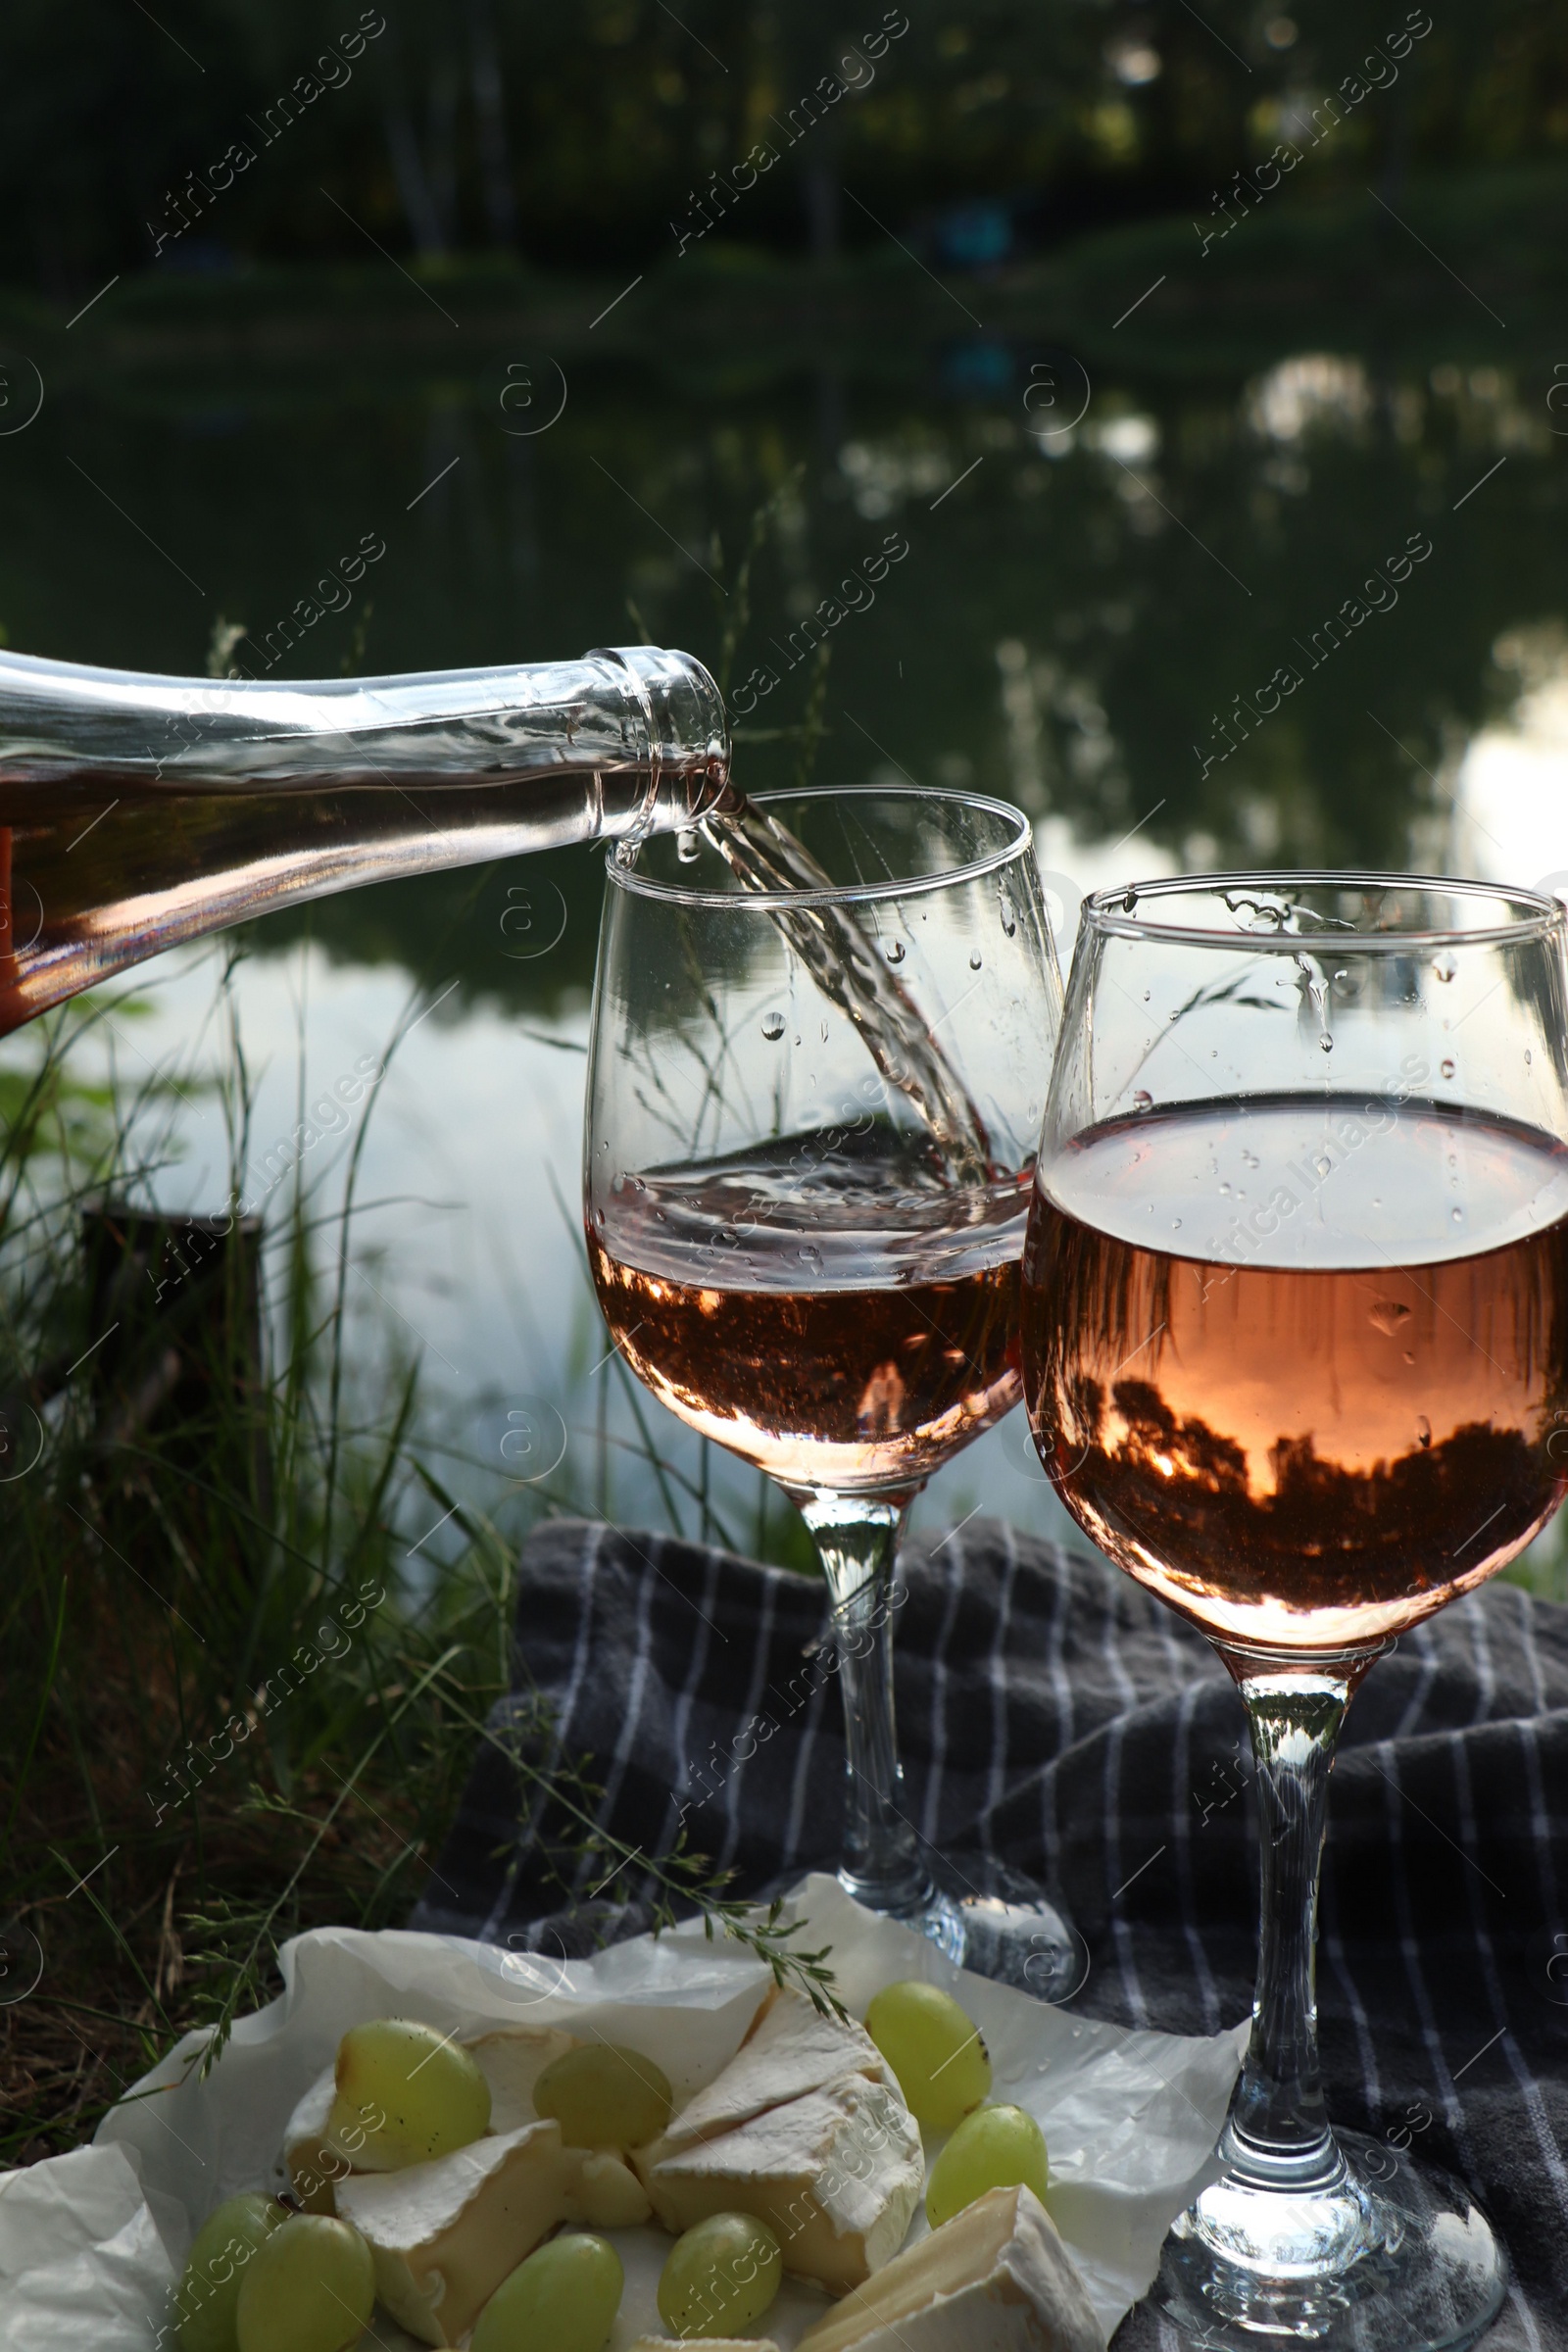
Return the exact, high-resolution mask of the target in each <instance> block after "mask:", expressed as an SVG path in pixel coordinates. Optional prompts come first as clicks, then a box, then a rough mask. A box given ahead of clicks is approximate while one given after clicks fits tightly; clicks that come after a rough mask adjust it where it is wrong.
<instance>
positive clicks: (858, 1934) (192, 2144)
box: [0, 1878, 1246, 2352]
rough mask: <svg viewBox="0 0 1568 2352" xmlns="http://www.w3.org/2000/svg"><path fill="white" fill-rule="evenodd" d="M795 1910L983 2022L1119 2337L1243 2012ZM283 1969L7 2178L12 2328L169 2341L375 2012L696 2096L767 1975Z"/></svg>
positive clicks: (627, 2253)
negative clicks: (239, 2214)
mask: <svg viewBox="0 0 1568 2352" xmlns="http://www.w3.org/2000/svg"><path fill="white" fill-rule="evenodd" d="M795 1907H796V1909H797V1910H798V1912H799V1913H800V1914H801V1915H802V1917H803V1918H804V1919H805V1920H806V1922H807V1927H806V1932H805V1934H804V1936H803V1937H802V1940H803V1941H804V1942H805V1943H806V1944H808V1945H809V1946H812V1947H814V1946H815V1945H816V1944H819V1943H828V1944H831V1945H832V1947H833V1956H832V1966H833V1968H834V1970H835V1973H836V1975H837V1979H838V1989H839V1993H840V1997H841V1998H842V1999H843V2000H844V2001H845V2003H846V2005H847V2006H848V2007H849V2008H850V2009H852V2010H853V2011H855V2012H856V2013H857V2014H863V2012H864V2010H865V2008H866V2006H867V2004H868V2003H869V2001H870V1999H871V1996H872V1994H873V1993H874V1992H876V1991H877V1990H878V1989H879V1987H880V1986H881V1985H887V1984H890V1983H892V1982H893V1981H894V1979H896V1978H900V1977H924V1978H926V1979H928V1980H929V1981H930V1982H931V1983H933V1984H940V1985H947V1986H948V1987H949V1988H950V1989H951V1990H952V1991H953V1993H954V1994H955V1996H956V1998H957V1999H958V2000H959V2001H960V2002H961V2003H962V2005H963V2007H964V2008H965V2009H966V2010H967V2011H968V2013H969V2015H970V2016H971V2017H972V2018H973V2019H974V2021H975V2023H976V2024H977V2025H978V2026H979V2027H980V2029H981V2031H982V2033H983V2034H984V2035H985V2038H986V2042H987V2044H988V2046H989V2048H990V2052H991V2059H992V2065H993V2068H994V2072H995V2082H994V2086H993V2091H992V2096H993V2097H994V2098H996V2099H1010V2100H1012V2101H1014V2102H1016V2104H1017V2105H1018V2106H1020V2107H1027V2108H1028V2110H1029V2111H1030V2113H1031V2114H1032V2115H1034V2116H1035V2117H1036V2118H1037V2120H1038V2121H1039V2123H1040V2126H1041V2129H1042V2130H1043V2131H1044V2132H1045V2135H1046V2145H1047V2147H1048V2149H1049V2151H1050V2156H1051V2175H1052V2190H1051V2197H1050V2205H1051V2211H1052V2215H1053V2218H1054V2221H1055V2224H1056V2227H1057V2228H1058V2229H1059V2230H1060V2231H1061V2234H1062V2236H1063V2238H1064V2239H1065V2240H1066V2242H1067V2245H1068V2248H1069V2250H1070V2251H1071V2253H1072V2255H1073V2258H1074V2260H1075V2261H1076V2262H1077V2264H1078V2267H1079V2269H1080V2270H1081V2271H1082V2273H1083V2276H1084V2280H1085V2283H1086V2285H1087V2287H1088V2289H1089V2296H1090V2300H1091V2301H1092V2302H1093V2304H1094V2306H1095V2309H1096V2311H1097V2312H1098V2314H1099V2316H1100V2319H1101V2321H1102V2323H1103V2327H1104V2328H1105V2332H1106V2334H1107V2336H1108V2335H1109V2333H1110V2332H1111V2330H1112V2328H1113V2327H1115V2326H1116V2324H1117V2323H1118V2321H1120V2320H1121V2319H1122V2317H1123V2316H1124V2315H1125V2313H1126V2312H1127V2311H1128V2310H1129V2309H1130V2308H1131V2306H1132V2305H1133V2304H1134V2303H1135V2302H1136V2301H1137V2300H1138V2298H1139V2297H1140V2296H1141V2295H1142V2294H1143V2293H1144V2292H1145V2291H1146V2290H1147V2288H1148V2287H1149V2285H1150V2284H1151V2282H1152V2279H1153V2276H1154V2272H1155V2268H1156V2266H1157V2262H1158V2256H1159V2247H1160V2243H1161V2241H1162V2239H1163V2237H1164V2234H1165V2231H1166V2229H1168V2228H1169V2226H1170V2223H1171V2222H1172V2220H1173V2219H1174V2218H1175V2216H1176V2215H1177V2214H1178V2213H1179V2212H1180V2211H1181V2210H1182V2207H1183V2206H1184V2205H1185V2204H1187V2202H1188V2201H1189V2200H1190V2198H1191V2197H1192V2195H1193V2194H1194V2192H1195V2190H1196V2188H1197V2187H1198V2185H1199V2184H1200V2182H1201V2180H1203V2179H1204V2178H1206V2177H1207V2175H1208V2173H1209V2171H1210V2169H1211V2159H1212V2150H1213V2146H1214V2142H1215V2139H1216V2138H1217V2136H1218V2133H1219V2128H1220V2125H1221V2124H1222V2122H1223V2121H1224V2116H1225V2109H1226V2106H1227V2104H1228V2102H1229V2098H1230V2093H1231V2088H1232V2085H1233V2083H1234V2082H1235V2079H1236V2072H1237V2068H1238V2066H1239V2064H1240V2062H1241V2053H1242V2049H1243V2047H1244V2044H1245V2039H1246V2029H1245V2026H1237V2027H1234V2028H1232V2029H1231V2030H1230V2031H1229V2032H1227V2033H1224V2034H1214V2035H1212V2036H1209V2037H1206V2038H1184V2037H1179V2036H1177V2035H1174V2034H1132V2033H1127V2032H1125V2031H1123V2030H1122V2029H1121V2028H1119V2027H1115V2026H1105V2025H1096V2024H1093V2023H1091V2022H1090V2021H1089V2020H1087V2019H1083V2018H1077V2017H1074V2016H1073V2014H1072V2013H1071V2011H1070V2010H1066V2009H1053V2008H1050V2007H1048V2006H1047V2005H1046V2004H1045V2003H1044V2002H1042V2001H1036V2000H1032V1999H1030V1998H1029V1996H1028V1995H1027V1994H1025V1993H1020V1992H1013V1991H1010V1990H1009V1989H1008V1988H1007V1987H1006V1986H1005V1985H991V1984H988V1983H986V1982H985V1981H984V1980H983V1979H981V1978H978V1977H972V1976H969V1975H967V1974H965V1973H964V1972H963V1971H962V1970H959V1969H956V1968H955V1967H954V1966H953V1965H952V1963H951V1962H949V1961H947V1960H945V1959H944V1958H943V1957H942V1955H941V1954H940V1953H939V1952H938V1951H937V1950H936V1949H935V1947H934V1946H933V1945H932V1944H930V1943H928V1942H926V1941H925V1939H924V1938H923V1937H922V1936H915V1935H913V1934H912V1933H910V1931H909V1930H907V1929H906V1928H901V1927H898V1926H896V1925H895V1924H894V1923H893V1922H892V1921H890V1920H885V1919H879V1918H877V1917H876V1916H875V1915H874V1914H872V1913H870V1912H867V1911H862V1910H861V1909H860V1908H859V1906H858V1904H856V1903H854V1902H852V1901H851V1900H850V1898H849V1896H848V1895H847V1894H845V1892H844V1891H843V1889H842V1888H841V1887H840V1886H839V1884H838V1882H837V1880H836V1879H830V1878H811V1879H808V1880H807V1881H806V1882H805V1884H804V1886H803V1887H801V1888H800V1890H799V1892H798V1894H797V1896H796V1902H795ZM282 1971H283V1982H284V1987H285V1989H284V1992H283V1994H282V1996H281V1998H280V1999H278V2000H276V2001H274V2002H272V2003H271V2005H270V2007H269V2008H266V2009H264V2010H261V2011H260V2012H258V2014H256V2015H255V2016H253V2017H247V2018H243V2019H241V2020H240V2022H239V2023H238V2025H236V2027H235V2029H234V2033H233V2036H232V2038H231V2040H230V2042H229V2045H228V2047H227V2049H226V2050H225V2051H224V2052H223V2055H222V2057H221V2060H220V2061H219V2063H218V2065H217V2066H216V2067H215V2069H214V2070H213V2073H212V2075H211V2076H210V2077H209V2079H208V2080H207V2081H206V2082H201V2081H199V2080H198V2077H197V2061H198V2060H199V2058H200V2055H201V2051H202V2048H203V2037H202V2036H201V2035H199V2034H190V2035H187V2036H186V2038H185V2039H184V2040H183V2041H182V2042H181V2043H180V2044H179V2046H178V2047H177V2048H176V2049H175V2050H173V2051H172V2052H171V2053H170V2055H169V2057H167V2058H166V2059H165V2060H164V2061H163V2063H162V2064H161V2065H160V2066H158V2067H156V2068H155V2069H154V2070H153V2072H152V2073H151V2074H149V2075H146V2076H144V2077H143V2079H142V2081H141V2082H138V2083H137V2084H136V2085H135V2087H134V2090H133V2091H132V2092H131V2094H130V2095H129V2097H128V2098H127V2099H125V2100H124V2101H123V2102H122V2103H121V2105H120V2106H118V2107H117V2108H115V2110H114V2111H113V2113H112V2114H110V2115H109V2116H107V2117H106V2118H105V2120H104V2122H103V2124H102V2125H101V2126H100V2128H99V2131H98V2134H97V2138H96V2140H95V2142H94V2144H93V2145H92V2146H91V2147H90V2148H77V2149H74V2150H73V2152H72V2153H71V2154H70V2155H68V2156H57V2157H53V2158H51V2159H50V2160H49V2161H47V2162H45V2163H43V2164H38V2165H34V2166H32V2167H31V2168H30V2169H29V2170H27V2171H25V2172H15V2173H6V2174H0V2312H3V2313H4V2321H3V2323H0V2325H3V2327H4V2337H5V2341H6V2342H7V2343H15V2344H16V2345H18V2346H24V2345H25V2347H26V2352H80V2347H81V2346H82V2345H83V2344H87V2343H90V2344H91V2345H92V2346H93V2352H155V2347H156V2346H157V2345H158V2344H159V2339H160V2329H161V2328H162V2327H164V2326H165V2323H166V2320H167V2313H168V2304H169V2293H170V2288H171V2286H172V2283H173V2281H174V2280H175V2279H176V2278H177V2277H178V2274H179V2269H180V2266H181V2265H182V2263H183V2261H184V2258H185V2254H186V2251H187V2249H188V2247H189V2245H190V2241H191V2239H192V2237H193V2236H194V2235H195V2232H196V2230H197V2229H198V2228H199V2227H200V2225H201V2223H202V2222H203V2220H204V2219H205V2218H206V2216H207V2215H208V2214H209V2213H210V2212H211V2211H212V2210H213V2208H214V2207H215V2206H216V2205H218V2204H220V2203H221V2201H222V2199H223V2198H224V2197H228V2196H232V2195H233V2194H234V2193H235V2192H236V2191H237V2190H239V2189H244V2188H266V2187H270V2186H273V2185H275V2184H277V2182H278V2180H279V2179H280V2175H279V2173H278V2171H277V2158H278V2153H279V2148H280V2144H281V2140H282V2135H283V2130H284V2127H285V2125H286V2124H287V2121H288V2118H289V2115H290V2113H291V2111H292V2109H293V2107H294V2105H295V2102H296V2101H297V2100H298V2099H299V2097H300V2096H301V2094H302V2093H303V2092H304V2091H306V2090H307V2089H309V2087H310V2085H311V2083H312V2082H314V2081H315V2079H316V2077H317V2076H318V2075H319V2073H320V2071H321V2069H322V2068H323V2067H325V2066H327V2065H329V2064H330V2063H331V2060H332V2057H333V2055H334V2053H335V2051H336V2048H337V2044H338V2041H339V2038H340V2037H341V2035H342V2034H344V2033H345V2032H346V2031H347V2029H348V2028H349V2027H350V2026H351V2025H354V2024H356V2023H358V2022H359V2021H361V2020H363V2019H366V2018H371V2017H386V2016H401V2017H417V2018H421V2019H423V2020H424V2021H425V2022H426V2023H427V2024H429V2025H433V2026H437V2027H439V2028H440V2029H441V2031H442V2032H444V2033H446V2032H453V2031H456V2032H464V2031H466V2030H467V2029H470V2028H483V2027H488V2026H496V2025H505V2024H508V2023H516V2024H527V2025H530V2026H541V2025H558V2026H564V2027H566V2028H567V2029H568V2030H576V2031H580V2032H586V2031H587V2030H588V2029H589V2028H590V2027H591V2028H592V2029H593V2031H594V2032H595V2033H597V2034H603V2035H604V2037H605V2038H606V2039H607V2040H611V2041H617V2042H623V2043H626V2044H627V2045H628V2046H630V2047H631V2048H634V2049H642V2050H645V2051H646V2052H647V2053H648V2055H649V2056H650V2057H652V2058H655V2059H657V2060H658V2062H659V2064H660V2065H661V2066H662V2068H663V2070H664V2072H665V2074H666V2075H667V2076H668V2077H669V2079H670V2082H671V2083H672V2084H673V2085H674V2088H675V2092H676V2096H677V2099H684V2098H686V2097H688V2096H689V2095H690V2094H691V2092H693V2091H694V2090H697V2089H699V2088H700V2087H701V2086H702V2085H703V2084H704V2083H706V2082H711V2080H712V2078H713V2077H714V2076H715V2075H716V2074H717V2073H718V2072H719V2070H720V2068H721V2067H723V2066H725V2065H726V2064H727V2063H728V2061H729V2060H730V2058H732V2057H733V2055H734V2053H735V2051H736V2050H737V2049H738V2048H739V2046H740V2043H741V2040H742V2037H743V2036H744V2034H745V2033H746V2029H747V2027H748V2025H749V2024H750V2023H751V2020H752V2017H753V2016H754V2014H755V2012H756V2009H757V2006H758V2003H759V2001H760V1998H761V1996H762V1993H763V1991H764V1990H765V1988H766V1985H767V1984H768V1983H769V1981H770V1980H769V1977H768V1973H767V1971H766V1970H765V1969H764V1968H762V1967H761V1965H760V1963H759V1962H757V1961H755V1960H753V1959H752V1958H751V1957H750V1956H749V1955H748V1954H747V1953H746V1952H745V1951H744V1950H743V1949H742V1948H741V1947H740V1946H739V1945H738V1944H734V1943H729V1942H714V1943H710V1942H708V1940H707V1939H706V1937H705V1936H704V1935H703V1933H702V1930H701V1929H700V1928H695V1929H693V1928H687V1929H682V1930H680V1931H679V1932H677V1933H676V1934H674V1935H666V1936H660V1937H658V1938H655V1937H653V1936H639V1937H637V1938H636V1939H635V1940H634V1941H632V1942H630V1943H622V1944H617V1945H615V1946H613V1948H612V1949H611V1950H609V1951H606V1952H601V1953H599V1954H598V1955H597V1956H596V1957H595V1958H594V1959H592V1960H573V1961H558V1960H552V1959H549V1958H548V1957H545V1958H538V1957H534V1956H532V1955H527V1954H522V1953H512V1952H506V1951H503V1950H501V1949H499V1948H498V1947H496V1946H494V1945H490V1944H480V1943H471V1942H467V1941H465V1940H464V1939H463V1938H461V1937H457V1936H412V1935H403V1934H398V1933H386V1934H382V1935H379V1936H369V1935H364V1934H361V1933H359V1932H358V1931H356V1930H354V1929H349V1928H321V1929H318V1930H316V1931H315V1932H314V1933H313V1934H311V1935H309V1936H299V1937H297V1938H296V1939H295V1940H294V1941H293V1942H292V1943H290V1944H288V1945H287V1946H285V1948H284V1951H283V1955H282ZM937 2144H938V2143H936V2142H933V2143H931V2144H930V2145H928V2147H927V2151H926V2153H927V2156H928V2157H931V2156H934V2155H935V2153H936V2148H937ZM923 2228H924V2224H923V2221H921V2222H917V2224H916V2230H917V2231H919V2230H921V2229H923ZM615 2243H616V2245H617V2247H618V2249H619V2251H620V2255H621V2259H622V2261H623V2262H624V2263H625V2266H626V2294H625V2297H624V2300H623V2302H622V2306H621V2312H620V2317H619V2320H618V2321H617V2323H616V2327H615V2332H614V2334H613V2337H612V2339H611V2352H625V2347H626V2346H628V2345H630V2344H631V2343H632V2342H633V2341H634V2339H635V2338H636V2337H637V2336H638V2335H640V2334H643V2333H651V2334H655V2335H658V2334H660V2333H662V2326H661V2323H660V2320H659V2315H658V2309H657V2306H656V2303H655V2299H654V2295H655V2288H656V2287H657V2284H658V2280H659V2273H660V2270H661V2267H662V2263H663V2259H664V2255H665V2254H666V2252H667V2251H668V2248H669V2243H670V2241H669V2239H668V2238H667V2237H666V2236H665V2235H664V2234H663V2232H662V2231H661V2230H659V2229H654V2228H649V2229H628V2230H621V2231H619V2232H616V2233H615ZM825 2307H826V2306H825V2300H824V2298H823V2297H822V2296H821V2295H820V2294H819V2293H817V2292H816V2291H815V2290H814V2289H812V2288H809V2287H807V2286H805V2285H797V2284H794V2283H793V2282H786V2285H785V2287H784V2289H783V2292H782V2293H781V2295H780V2297H779V2300H778V2302H777V2303H776V2304H775V2305H774V2307H773V2310H772V2311H771V2312H770V2313H769V2314H768V2316H767V2319H766V2320H765V2322H763V2323H762V2325H761V2327H760V2332H761V2333H763V2334H768V2335H771V2336H773V2337H774V2338H775V2339H776V2340H777V2341H778V2342H779V2343H780V2344H781V2345H783V2346H785V2347H793V2346H794V2345H795V2344H797V2343H798V2342H799V2340H800V2337H801V2336H802V2334H804V2332H805V2330H806V2329H807V2327H809V2326H810V2325H811V2323H812V2322H813V2321H814V2320H815V2319H817V2318H819V2317H820V2316H821V2314H822V2312H823V2310H824V2309H825ZM171 2341H172V2338H171V2337H170V2336H168V2335H165V2336H164V2338H163V2342H164V2344H165V2345H166V2346H167V2345H168V2344H170V2342H171ZM408 2341H409V2339H407V2338H406V2337H404V2336H403V2335H402V2334H401V2333H400V2331H399V2330H398V2329H397V2328H395V2327H392V2326H390V2324H388V2323H386V2322H384V2321H383V2320H382V2319H381V2318H380V2317H379V2316H378V2317H377V2318H376V2321H375V2323H374V2328H373V2331H372V2333H371V2334H368V2335H367V2336H366V2338H365V2352H370V2348H371V2346H372V2345H374V2344H379V2345H381V2346H382V2347H384V2352H404V2347H405V2346H406V2345H407V2343H408Z"/></svg>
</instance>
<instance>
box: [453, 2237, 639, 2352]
mask: <svg viewBox="0 0 1568 2352" xmlns="http://www.w3.org/2000/svg"><path fill="white" fill-rule="evenodd" d="M625 2283H626V2274H625V2272H624V2271H623V2270H622V2269H621V2267H620V2256H619V2255H618V2254H617V2253H616V2252H615V2249H614V2247H613V2245H612V2244H611V2243H610V2241H609V2239H608V2238H603V2237H589V2236H588V2235H586V2234H583V2235H581V2236H577V2237H553V2238H552V2239H551V2240H550V2243H549V2244H548V2245H546V2246H541V2247H540V2248H539V2249H538V2251H537V2253H534V2254H530V2255H529V2257H528V2259H527V2261H526V2262H520V2263H518V2265H517V2267H516V2269H515V2271H514V2272H513V2274H512V2276H511V2278H505V2279H503V2280H502V2282H501V2284H500V2285H499V2286H498V2287H497V2288H496V2291H495V2293H494V2294H493V2295H492V2296H491V2298H490V2300H489V2302H488V2303H487V2304H486V2305H485V2307H484V2309H483V2311H481V2312H480V2314H479V2324H478V2326H477V2327H475V2329H474V2331H473V2335H472V2338H471V2341H470V2352H604V2347H605V2345H606V2344H607V2343H608V2342H609V2340H610V2330H611V2329H612V2327H613V2326H614V2325H615V2314H616V2313H617V2312H618V2311H619V2309H620V2290H621V2288H622V2287H623V2286H624V2285H625Z"/></svg>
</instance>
